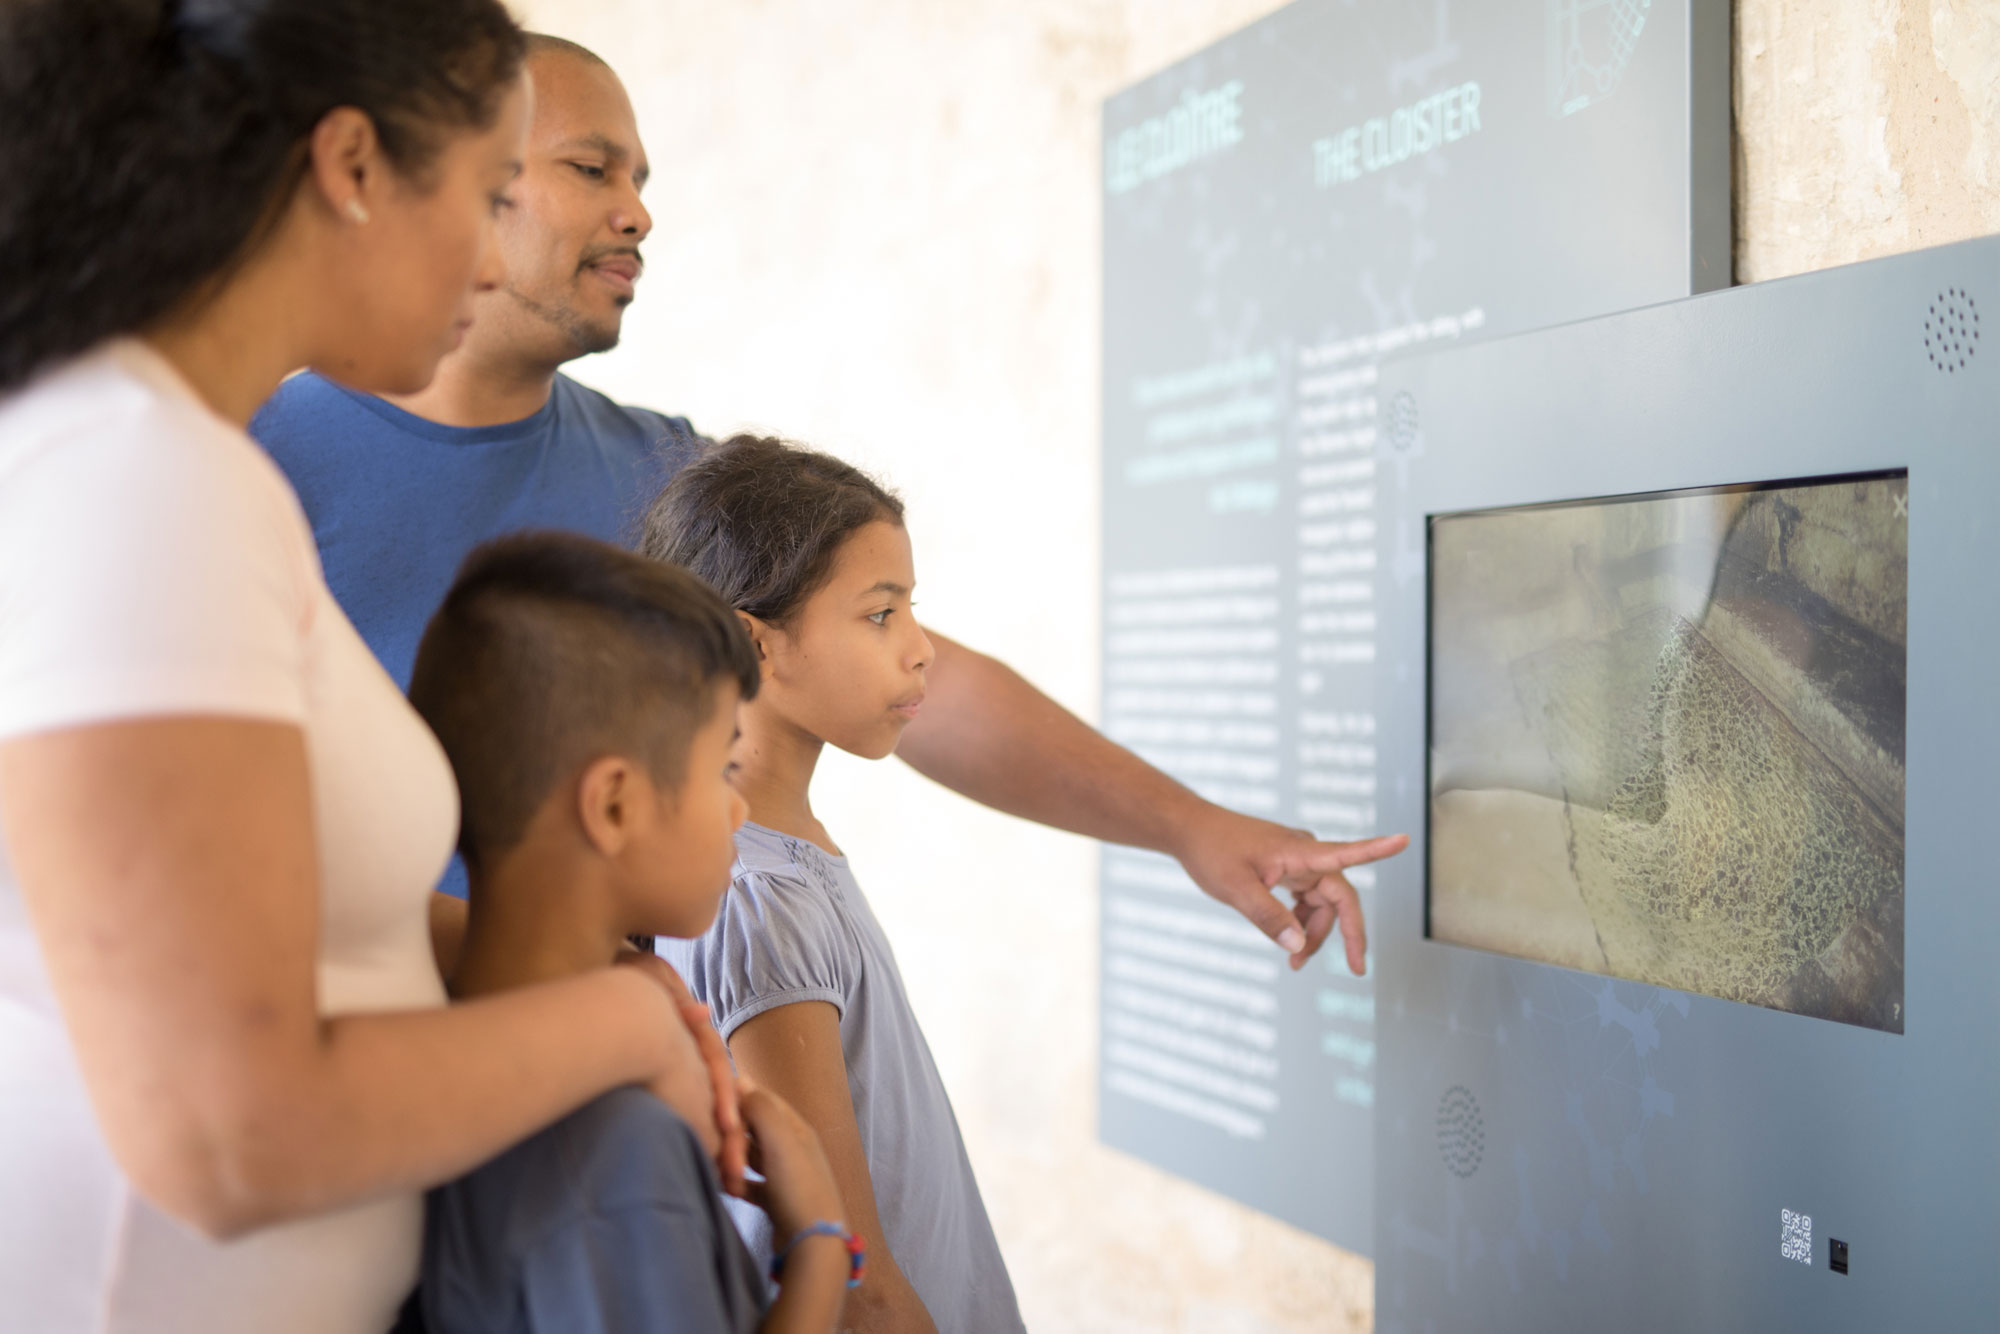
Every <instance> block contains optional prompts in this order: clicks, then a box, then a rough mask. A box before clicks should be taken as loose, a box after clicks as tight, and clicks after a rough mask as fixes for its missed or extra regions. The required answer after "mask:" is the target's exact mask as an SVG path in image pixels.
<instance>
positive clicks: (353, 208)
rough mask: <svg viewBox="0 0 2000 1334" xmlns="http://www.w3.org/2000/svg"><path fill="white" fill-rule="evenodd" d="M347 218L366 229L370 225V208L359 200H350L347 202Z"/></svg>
mask: <svg viewBox="0 0 2000 1334" xmlns="http://www.w3.org/2000/svg"><path fill="white" fill-rule="evenodd" d="M347 216H348V217H350V218H352V219H354V220H355V221H356V222H358V223H360V224H362V225H363V226H364V227H365V226H367V225H368V206H367V205H366V204H363V203H362V202H361V201H360V200H358V199H350V200H348V201H347Z"/></svg>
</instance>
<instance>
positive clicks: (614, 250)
mask: <svg viewBox="0 0 2000 1334" xmlns="http://www.w3.org/2000/svg"><path fill="white" fill-rule="evenodd" d="M613 255H625V256H629V257H630V258H631V259H632V261H633V262H634V263H636V264H637V265H638V266H639V268H640V270H641V271H643V270H644V269H645V267H646V257H645V256H644V255H641V254H640V253H639V247H638V246H635V245H608V246H593V247H591V248H590V249H589V250H586V251H584V252H583V258H582V259H580V260H578V261H577V266H576V267H577V272H579V273H581V272H582V271H583V270H585V269H587V268H589V267H590V266H591V265H593V264H596V263H598V262H600V261H602V260H606V259H609V258H611V257H612V256H613Z"/></svg>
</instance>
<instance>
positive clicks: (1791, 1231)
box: [1778, 1209, 1813, 1265]
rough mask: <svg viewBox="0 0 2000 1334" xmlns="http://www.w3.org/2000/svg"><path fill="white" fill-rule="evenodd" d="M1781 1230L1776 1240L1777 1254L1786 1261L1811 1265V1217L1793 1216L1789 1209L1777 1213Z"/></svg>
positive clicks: (1806, 1215) (1803, 1215) (1805, 1215)
mask: <svg viewBox="0 0 2000 1334" xmlns="http://www.w3.org/2000/svg"><path fill="white" fill-rule="evenodd" d="M1778 1213H1779V1216H1780V1220H1781V1223H1782V1226H1783V1230H1782V1232H1781V1233H1780V1235H1779V1239H1778V1254H1780V1255H1782V1256H1784V1257H1785V1258H1786V1259H1787V1260H1797V1261H1798V1262H1799V1263H1800V1264H1802V1265H1809V1264H1811V1263H1812V1251H1813V1247H1812V1216H1811V1215H1810V1214H1795V1213H1793V1212H1792V1211H1791V1210H1790V1209H1780V1210H1779V1211H1778Z"/></svg>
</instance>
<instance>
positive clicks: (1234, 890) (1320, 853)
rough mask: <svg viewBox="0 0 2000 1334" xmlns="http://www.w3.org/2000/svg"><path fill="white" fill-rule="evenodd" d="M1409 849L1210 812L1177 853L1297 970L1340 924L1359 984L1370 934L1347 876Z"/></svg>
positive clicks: (1192, 825) (1395, 842)
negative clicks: (1337, 839) (1286, 900)
mask: <svg viewBox="0 0 2000 1334" xmlns="http://www.w3.org/2000/svg"><path fill="white" fill-rule="evenodd" d="M1409 842H1410V840H1409V838H1408V836H1407V835H1404V834H1391V835H1389V836H1387V837H1384V838H1364V839H1360V840H1358V841H1356V842H1353V843H1323V842H1321V841H1320V840H1319V839H1317V838H1315V837H1314V836H1313V835H1312V834H1311V833H1310V832H1309V831H1307V830H1303V829H1287V828H1286V827H1285V826H1283V825H1281V824H1273V823H1271V822H1270V821H1269V820H1259V819H1256V818H1255V817H1253V816H1248V815H1239V814H1237V813H1236V812H1234V811H1229V810H1225V809H1223V808H1222V807H1220V806H1209V807H1208V808H1207V809H1206V810H1205V811H1204V812H1203V814H1202V818H1200V819H1196V820H1192V821H1190V822H1188V824H1187V825H1186V826H1184V830H1183V833H1182V836H1181V838H1180V840H1179V845H1178V846H1177V847H1176V848H1175V849H1174V851H1175V854H1176V856H1178V857H1179V859H1180V863H1181V865H1182V866H1183V867H1184V868H1186V870H1187V873H1188V875H1189V876H1190V877H1191V878H1192V879H1193V880H1194V882H1195V883H1196V884H1197V885H1200V886H1201V887H1202V889H1203V891H1204V892H1206V893H1207V894H1208V895H1209V896H1210V897H1211V898H1214V899H1217V900H1219V901H1221V902H1223V903H1226V904H1228V905H1229V906H1230V907H1232V908H1234V909H1236V911H1238V912H1240V913H1242V914H1243V915H1244V916H1245V917H1247V918H1249V919H1250V921H1251V923H1252V924H1253V925H1255V926H1256V927H1257V929H1258V930H1260V931H1262V932H1263V933H1264V934H1265V935H1267V936H1269V937H1270V938H1271V939H1272V940H1275V941H1277V942H1278V944H1279V945H1280V946H1281V947H1282V948H1283V949H1284V950H1285V952H1286V953H1287V954H1289V955H1291V964H1292V967H1293V968H1294V969H1298V968H1303V967H1305V964H1306V960H1308V959H1310V958H1312V956H1313V955H1315V954H1317V953H1318V952H1319V947H1320V946H1321V945H1322V944H1324V943H1325V942H1326V938H1327V936H1328V935H1329V934H1331V933H1332V931H1333V928H1334V926H1335V925H1336V923H1337V924H1338V925H1339V927H1340V935H1341V939H1342V940H1343V941H1344V942H1345V943H1346V946H1347V966H1348V968H1349V970H1350V971H1352V972H1353V973H1354V974H1355V975H1356V976H1359V975H1360V974H1361V973H1363V972H1364V971H1366V969H1367V951H1368V929H1367V926H1366V924H1365V923H1364V922H1363V921H1362V918H1361V900H1360V897H1359V896H1358V895H1356V894H1355V892H1354V886H1353V885H1351V884H1349V883H1348V881H1347V876H1346V875H1345V874H1344V872H1345V871H1346V870H1347V869H1348V868H1349V867H1352V866H1360V865H1363V864H1364V863H1367V862H1373V861H1380V860H1381V859H1382V858H1384V857H1393V856H1395V855H1396V854H1397V853H1399V852H1401V851H1402V850H1403V849H1404V848H1405V847H1407V846H1409ZM1279 889H1284V890H1285V891H1287V892H1288V893H1289V894H1290V895H1291V896H1292V902H1293V906H1292V907H1291V908H1287V907H1286V906H1285V905H1284V904H1283V903H1282V902H1281V901H1279V899H1278V897H1277V894H1276V893H1275V891H1276V890H1279ZM1301 919H1303V925H1301Z"/></svg>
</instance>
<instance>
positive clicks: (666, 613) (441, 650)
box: [410, 533, 759, 865]
mask: <svg viewBox="0 0 2000 1334" xmlns="http://www.w3.org/2000/svg"><path fill="white" fill-rule="evenodd" d="M724 680H730V681H734V682H735V683H736V686H737V689H738V690H740V691H741V692H742V698H744V699H749V698H750V697H751V696H753V695H755V694H756V693H757V684H758V681H759V671H758V666H757V653H756V650H755V649H754V648H752V647H751V644H750V639H749V636H748V635H746V634H745V633H744V630H743V625H742V622H740V621H739V620H738V619H737V618H736V615H735V613H734V612H732V611H731V610H730V609H729V608H728V607H727V606H725V605H724V604H723V602H722V599H720V598H718V597H717V596H716V595H715V592H714V590H713V589H711V588H709V587H708V586H707V585H706V584H704V583H702V582H701V581H700V580H699V579H696V578H694V577H693V576H692V575H690V574H689V573H688V572H687V571H685V570H679V569H675V568H673V567H672V566H669V565H662V564H660V563H658V562H657V561H650V560H647V559H645V558H644V557H641V556H635V555H633V554H632V553H631V552H629V551H624V550H621V549H620V548H618V547H614V546H611V545H609V544H607V543H604V542H597V541H593V540H591V539H590V538H587V537H578V536H576V535H574V534H569V533H527V534H523V535H521V536H518V537H507V538H502V539H500V540H499V541H496V542H488V543H486V544H485V545H483V546H481V547H479V548H478V549H476V550H475V551H474V552H473V553H472V554H471V555H470V556H468V557H466V560H465V564H464V565H463V566H461V567H460V569H459V572H458V578H457V580H456V582H454V583H453V584H452V587H451V591H450V592H449V593H447V594H446V595H445V599H444V604H443V605H442V606H440V607H439V608H438V610H437V613H436V615H434V616H432V617H431V621H430V624H429V625H428V626H427V627H425V629H424V638H423V642H422V643H421V644H420V645H419V646H418V648H417V663H416V668H415V670H414V671H413V672H412V673H411V676H410V703H412V704H413V705H415V706H416V710H417V712H418V713H420V714H422V715H423V718H424V721H425V722H427V723H429V724H430V726H431V730H432V731H433V732H435V733H437V737H438V740H439V741H440V742H442V743H443V745H444V750H445V754H446V755H447V756H449V757H450V759H451V767H452V770H453V772H454V773H456V774H457V776H458V787H459V794H460V802H461V805H462V808H463V815H462V817H461V820H460V824H459V836H458V845H459V850H460V851H461V852H463V853H464V854H465V860H466V863H467V864H468V865H478V864H479V863H480V862H481V860H482V859H485V858H491V857H494V856H497V855H498V854H500V853H503V852H505V851H506V850H507V849H509V848H511V847H512V846H513V845H514V844H516V843H518V842H519V841H520V840H521V838H522V836H523V835H524V834H525V833H526V832H527V828H528V823H529V821H530V820H531V819H533V818H534V814H535V812H536V811H537V810H539V809H540V808H541V805H542V803H543V802H544V801H546V800H547V799H548V796H549V794H550V793H551V792H553V791H555V790H556V789H557V787H558V786H560V785H561V784H563V783H566V782H568V781H570V780H571V779H572V778H573V777H574V776H575V775H576V773H577V772H578V771H579V770H580V769H581V768H582V767H583V766H584V765H586V764H588V763H590V762H591V761H592V760H594V759H596V758H598V757H600V756H603V755H612V754H617V755H627V756H630V757H632V758H634V759H639V760H642V761H643V762H644V763H645V764H646V765H647V766H648V768H650V769H651V771H652V773H653V776H654V778H655V780H656V781H658V782H661V783H675V782H679V781H680V780H681V779H682V778H684V777H685V775H686V770H687V755H688V746H689V743H690V742H691V741H692V740H693V737H694V734H695V732H696V731H697V730H699V729H700V728H701V726H702V725H703V724H704V723H705V722H707V721H708V719H709V717H710V716H711V714H710V711H711V710H712V709H713V708H714V706H715V692H716V687H717V685H718V683H719V682H721V681H724Z"/></svg>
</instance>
